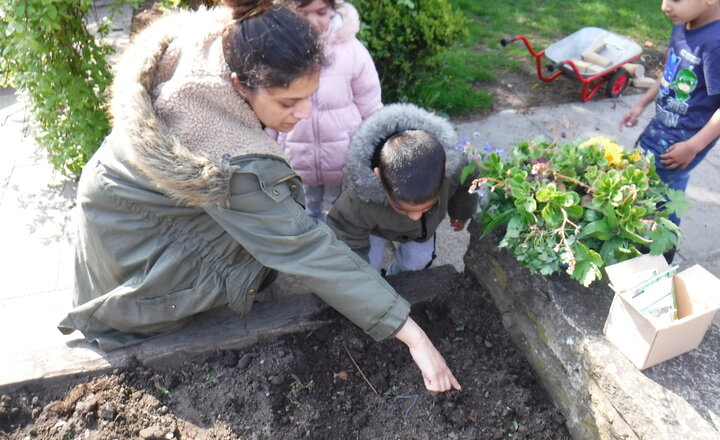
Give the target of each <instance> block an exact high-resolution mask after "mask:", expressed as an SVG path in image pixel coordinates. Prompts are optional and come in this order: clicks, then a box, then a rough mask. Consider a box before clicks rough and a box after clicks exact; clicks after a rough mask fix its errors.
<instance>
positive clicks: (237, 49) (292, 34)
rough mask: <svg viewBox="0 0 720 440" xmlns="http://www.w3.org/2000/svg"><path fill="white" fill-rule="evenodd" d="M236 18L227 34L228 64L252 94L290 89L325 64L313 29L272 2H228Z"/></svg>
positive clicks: (244, 0) (242, 0)
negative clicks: (262, 90)
mask: <svg viewBox="0 0 720 440" xmlns="http://www.w3.org/2000/svg"><path fill="white" fill-rule="evenodd" d="M225 3H226V4H227V5H228V6H230V7H231V8H232V10H233V18H234V19H235V20H234V22H233V23H232V24H230V25H229V26H228V27H227V28H226V29H225V33H224V34H223V42H222V43H223V54H224V55H225V62H227V64H228V67H229V68H230V70H231V71H232V72H235V74H236V75H237V77H238V79H239V80H240V82H241V83H242V84H243V85H244V86H245V87H247V88H248V89H250V90H256V89H258V88H269V87H287V86H288V85H289V84H290V83H291V82H293V81H294V80H296V79H297V78H300V77H302V76H304V75H308V74H311V73H314V72H317V71H319V70H320V68H321V67H322V66H323V65H324V64H325V58H324V56H323V50H322V43H321V40H320V38H319V36H318V35H317V33H316V32H315V31H314V30H313V29H312V26H310V24H309V23H308V22H307V21H306V20H304V19H303V18H302V17H299V16H298V15H297V14H295V13H294V12H292V11H290V10H289V9H287V8H286V7H283V6H279V5H275V4H273V2H272V0H225Z"/></svg>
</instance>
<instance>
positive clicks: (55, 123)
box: [0, 0, 112, 175]
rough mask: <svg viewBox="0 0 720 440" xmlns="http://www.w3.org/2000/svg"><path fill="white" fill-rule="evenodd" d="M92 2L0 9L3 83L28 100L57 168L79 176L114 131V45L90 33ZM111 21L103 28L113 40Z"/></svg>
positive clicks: (22, 2) (33, 0)
mask: <svg viewBox="0 0 720 440" xmlns="http://www.w3.org/2000/svg"><path fill="white" fill-rule="evenodd" d="M92 6H93V1H92V0H7V1H4V2H2V3H1V4H0V47H1V48H2V53H1V54H0V75H1V76H0V83H2V85H5V86H7V85H10V86H13V87H15V88H16V89H18V90H20V91H22V92H23V93H25V94H26V96H27V98H28V100H29V103H30V106H31V112H32V116H33V122H34V134H35V138H36V141H37V143H38V145H39V146H40V147H41V148H44V149H45V150H46V151H47V152H48V155H49V158H50V161H51V163H52V165H53V167H54V168H55V169H57V170H59V171H60V172H62V173H64V174H70V175H72V174H77V173H79V172H80V171H81V170H82V167H83V165H84V164H85V162H86V161H87V160H88V159H89V158H90V156H91V155H92V154H93V152H94V151H95V150H96V149H97V148H98V147H99V146H100V143H101V142H102V139H103V138H104V136H105V135H106V134H107V132H108V130H109V126H110V125H109V121H108V116H107V113H106V111H105V99H106V91H107V88H108V86H109V84H110V81H111V73H110V69H109V68H108V65H107V56H108V54H110V53H111V52H112V48H111V47H110V46H108V45H104V44H102V43H98V42H97V41H96V39H95V37H94V36H93V35H92V34H91V33H90V32H89V31H88V29H87V27H86V23H85V17H86V16H87V14H88V13H89V12H90V11H91V8H92ZM107 26H108V22H107V21H106V20H105V21H100V22H99V29H98V30H99V32H100V33H107Z"/></svg>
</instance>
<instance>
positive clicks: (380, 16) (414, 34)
mask: <svg viewBox="0 0 720 440" xmlns="http://www.w3.org/2000/svg"><path fill="white" fill-rule="evenodd" d="M353 4H354V5H355V6H356V7H357V9H358V11H359V12H360V16H361V19H362V26H361V28H360V33H359V34H358V37H359V38H360V40H362V41H363V43H365V45H366V46H367V48H368V50H369V51H370V53H371V54H372V57H373V60H374V61H375V65H376V67H377V69H378V73H379V75H380V82H381V83H382V87H383V100H384V101H386V102H394V101H407V100H410V101H415V99H413V96H412V86H413V85H414V84H415V82H416V81H417V80H418V79H419V78H421V77H422V76H423V75H425V74H426V73H427V72H429V71H431V70H432V69H434V68H435V67H436V66H435V64H436V63H437V61H436V60H437V55H438V54H440V53H442V52H444V51H446V50H447V47H448V46H450V45H452V44H453V43H455V42H456V41H458V39H459V38H460V37H461V36H463V35H464V33H465V32H466V31H465V28H466V25H467V22H468V20H469V19H468V18H466V17H465V16H464V15H463V14H462V13H461V12H460V11H458V10H456V9H454V8H453V7H452V6H451V5H450V3H449V1H448V0H353Z"/></svg>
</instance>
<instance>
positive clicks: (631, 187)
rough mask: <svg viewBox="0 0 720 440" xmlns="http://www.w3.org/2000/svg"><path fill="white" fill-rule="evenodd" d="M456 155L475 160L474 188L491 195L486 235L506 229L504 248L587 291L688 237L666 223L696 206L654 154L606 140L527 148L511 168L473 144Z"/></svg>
mask: <svg viewBox="0 0 720 440" xmlns="http://www.w3.org/2000/svg"><path fill="white" fill-rule="evenodd" d="M458 149H463V150H464V151H465V152H466V153H467V154H468V156H469V157H470V158H471V161H470V164H469V165H468V167H467V168H466V169H465V170H464V172H463V179H465V178H467V177H468V176H470V175H471V174H473V173H477V174H476V175H478V176H479V177H478V178H477V179H475V180H474V181H473V185H472V190H480V191H486V193H485V194H484V196H485V197H484V198H485V203H484V204H483V206H482V207H481V210H480V213H479V217H478V218H479V220H480V222H481V224H482V226H483V228H484V231H483V232H484V233H483V236H484V235H487V234H488V233H489V232H491V231H492V230H493V229H495V228H497V227H498V226H501V225H505V226H506V230H505V235H504V236H503V238H502V240H501V241H500V244H499V246H500V247H504V248H507V249H508V250H509V251H510V252H512V253H513V254H514V255H515V256H516V257H517V259H518V261H519V262H520V263H521V264H522V265H524V266H526V267H527V268H528V269H530V270H531V271H532V272H539V273H541V274H543V275H550V274H553V273H556V272H559V271H560V270H561V269H564V270H565V271H566V272H567V273H568V274H569V275H570V276H571V277H572V278H573V279H575V280H577V281H578V282H580V283H581V284H583V285H584V286H588V285H590V284H591V283H592V282H593V281H595V280H598V279H601V278H602V269H603V268H604V267H605V266H607V265H610V264H613V263H616V262H619V261H623V260H627V259H629V258H632V257H636V256H639V255H642V254H643V253H647V252H649V253H651V254H655V255H658V254H662V253H663V252H666V251H668V250H669V249H671V248H672V247H673V246H675V244H676V243H677V240H678V237H679V234H680V229H679V228H678V227H677V226H676V225H675V224H674V223H672V222H671V221H670V219H669V218H668V217H669V215H670V214H671V213H675V214H677V215H682V214H683V212H685V211H686V210H687V209H688V207H689V205H688V204H687V202H685V196H684V193H683V192H682V191H675V190H670V189H668V187H667V185H665V184H664V183H663V182H662V181H661V180H660V178H659V177H658V175H657V172H656V170H655V165H654V159H653V156H652V154H649V153H648V154H646V155H643V154H642V153H641V151H640V150H637V149H636V150H633V151H631V152H628V151H625V150H623V148H622V147H621V146H619V145H618V144H616V143H615V142H613V141H611V140H610V139H607V138H601V137H596V138H591V139H588V140H585V141H583V142H575V143H572V144H564V145H557V144H554V143H549V142H545V141H529V142H523V143H520V144H517V145H516V146H515V147H514V148H513V149H512V150H511V151H510V153H509V155H508V157H507V159H506V160H503V157H502V156H503V155H504V154H503V153H504V152H499V151H497V150H494V149H492V148H491V146H489V145H488V146H486V148H484V149H478V148H476V147H474V146H473V144H472V142H471V141H470V139H467V138H466V139H464V140H463V141H461V143H460V144H459V145H458Z"/></svg>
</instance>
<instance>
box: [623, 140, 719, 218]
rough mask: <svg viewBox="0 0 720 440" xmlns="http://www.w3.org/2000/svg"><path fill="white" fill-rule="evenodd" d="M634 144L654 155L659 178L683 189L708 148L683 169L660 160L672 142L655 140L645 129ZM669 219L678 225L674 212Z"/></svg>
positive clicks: (678, 188) (670, 185)
mask: <svg viewBox="0 0 720 440" xmlns="http://www.w3.org/2000/svg"><path fill="white" fill-rule="evenodd" d="M635 145H636V146H639V147H641V148H642V149H643V150H645V151H650V152H652V153H653V155H654V156H655V168H656V169H657V173H658V176H660V180H662V181H663V182H664V183H666V184H667V185H668V186H669V187H670V188H672V189H677V190H680V191H685V189H686V188H687V186H688V182H689V181H690V171H691V170H692V169H693V168H695V167H696V166H697V164H699V163H700V161H701V160H703V159H704V158H705V156H706V155H707V153H708V151H710V148H705V149H704V150H702V151H701V152H700V153H698V154H697V155H696V156H695V158H694V159H693V160H692V162H690V164H689V165H688V166H687V168H685V169H684V170H681V169H679V168H675V169H672V170H671V169H668V168H667V166H666V165H665V164H663V163H662V162H660V156H661V155H663V154H665V153H666V152H667V150H668V148H670V146H671V145H672V144H668V142H667V141H665V140H664V139H662V140H660V141H659V142H657V141H656V140H655V139H653V137H651V136H648V135H647V129H646V130H645V132H643V134H641V135H640V137H639V138H638V140H637V142H636V143H635ZM670 220H671V221H672V222H673V223H675V224H676V225H678V226H679V225H680V218H679V217H677V216H676V215H675V214H671V215H670Z"/></svg>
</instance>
